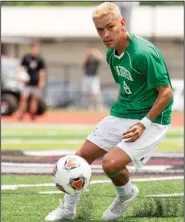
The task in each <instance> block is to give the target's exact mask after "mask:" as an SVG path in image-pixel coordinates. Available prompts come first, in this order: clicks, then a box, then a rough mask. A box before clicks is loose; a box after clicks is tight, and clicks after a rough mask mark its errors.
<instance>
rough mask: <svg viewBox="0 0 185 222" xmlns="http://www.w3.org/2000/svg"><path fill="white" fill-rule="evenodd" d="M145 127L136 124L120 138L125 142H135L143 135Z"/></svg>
mask: <svg viewBox="0 0 185 222" xmlns="http://www.w3.org/2000/svg"><path fill="white" fill-rule="evenodd" d="M144 130H145V127H144V126H143V124H142V123H140V122H138V123H136V124H134V125H133V126H131V127H130V128H129V129H128V130H127V131H125V132H124V133H123V134H122V136H123V139H124V141H125V142H135V141H136V140H137V139H138V138H139V137H140V136H141V134H142V133H143V131H144Z"/></svg>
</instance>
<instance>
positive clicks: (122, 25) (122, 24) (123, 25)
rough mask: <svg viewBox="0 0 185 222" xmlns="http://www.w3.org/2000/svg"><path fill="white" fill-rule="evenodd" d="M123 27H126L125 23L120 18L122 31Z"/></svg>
mask: <svg viewBox="0 0 185 222" xmlns="http://www.w3.org/2000/svg"><path fill="white" fill-rule="evenodd" d="M125 26H126V21H125V19H124V18H122V19H121V27H122V29H124V28H125Z"/></svg>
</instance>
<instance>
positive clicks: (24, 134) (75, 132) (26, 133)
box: [1, 129, 90, 137]
mask: <svg viewBox="0 0 185 222" xmlns="http://www.w3.org/2000/svg"><path fill="white" fill-rule="evenodd" d="M89 132H90V131H89ZM87 133H88V132H87V130H86V131H84V132H82V131H81V132H77V131H76V130H75V129H74V131H69V132H66V131H65V132H60V131H59V132H56V131H47V132H42V133H40V132H19V133H17V132H10V131H9V132H2V134H1V136H14V137H20V136H21V137H25V136H34V137H40V136H71V135H73V136H83V135H87Z"/></svg>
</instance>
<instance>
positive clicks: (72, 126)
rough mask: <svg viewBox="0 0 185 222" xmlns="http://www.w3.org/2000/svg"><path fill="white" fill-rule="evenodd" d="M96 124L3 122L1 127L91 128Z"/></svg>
mask: <svg viewBox="0 0 185 222" xmlns="http://www.w3.org/2000/svg"><path fill="white" fill-rule="evenodd" d="M95 125H96V124H62V123H61V124H44V123H43V124H38V123H37V124H35V123H3V122H2V123H1V128H2V129H9V128H10V127H11V129H12V128H14V129H16V128H18V129H20V128H30V129H33V128H35V129H38V128H44V129H46V128H49V129H51V128H54V129H73V128H77V129H80V128H81V129H89V128H91V127H94V126H95Z"/></svg>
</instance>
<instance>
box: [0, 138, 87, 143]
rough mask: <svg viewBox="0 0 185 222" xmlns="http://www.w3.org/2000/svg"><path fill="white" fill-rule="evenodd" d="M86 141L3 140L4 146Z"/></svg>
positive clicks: (80, 140)
mask: <svg viewBox="0 0 185 222" xmlns="http://www.w3.org/2000/svg"><path fill="white" fill-rule="evenodd" d="M83 141H84V140H82V139H76V140H69V139H61V140H56V139H51V140H47V139H46V140H40V139H39V140H23V139H2V140H1V143H2V144H48V143H49V144H50V143H51V144H57V143H60V144H62V143H66V144H79V143H82V142H83Z"/></svg>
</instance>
